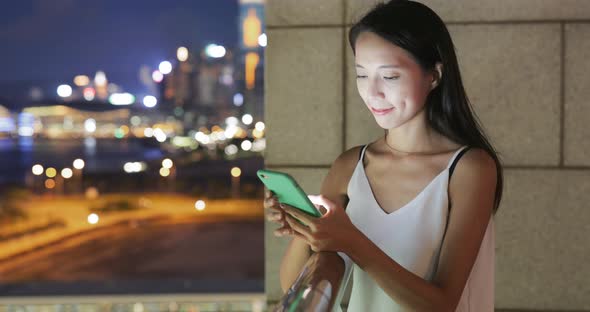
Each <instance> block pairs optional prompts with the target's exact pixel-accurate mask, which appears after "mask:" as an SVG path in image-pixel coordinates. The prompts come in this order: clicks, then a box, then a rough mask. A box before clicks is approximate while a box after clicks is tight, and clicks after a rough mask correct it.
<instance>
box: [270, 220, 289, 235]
mask: <svg viewBox="0 0 590 312" xmlns="http://www.w3.org/2000/svg"><path fill="white" fill-rule="evenodd" d="M273 233H274V235H275V236H284V235H289V234H292V233H293V229H292V228H291V226H290V225H289V224H287V223H286V222H285V225H284V226H282V227H280V228H278V229H276V230H274V232H273Z"/></svg>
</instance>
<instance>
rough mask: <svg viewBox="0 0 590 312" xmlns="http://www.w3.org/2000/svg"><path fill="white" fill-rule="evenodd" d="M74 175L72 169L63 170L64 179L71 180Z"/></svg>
mask: <svg viewBox="0 0 590 312" xmlns="http://www.w3.org/2000/svg"><path fill="white" fill-rule="evenodd" d="M73 175H74V172H73V171H72V169H70V168H63V169H62V170H61V176H62V177H63V178H64V179H69V178H71V177H72V176H73Z"/></svg>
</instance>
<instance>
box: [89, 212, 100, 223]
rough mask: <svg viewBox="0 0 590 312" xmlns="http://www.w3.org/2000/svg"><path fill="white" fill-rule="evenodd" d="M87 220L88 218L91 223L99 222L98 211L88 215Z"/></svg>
mask: <svg viewBox="0 0 590 312" xmlns="http://www.w3.org/2000/svg"><path fill="white" fill-rule="evenodd" d="M87 220H88V223H90V224H97V223H98V220H99V218H98V215H97V214H96V213H91V214H89V215H88V218H87Z"/></svg>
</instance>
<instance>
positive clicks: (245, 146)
mask: <svg viewBox="0 0 590 312" xmlns="http://www.w3.org/2000/svg"><path fill="white" fill-rule="evenodd" d="M241 146H242V149H243V150H245V151H249V150H250V149H251V148H252V142H250V141H248V140H244V141H242V144H241Z"/></svg>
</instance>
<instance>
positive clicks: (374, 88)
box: [367, 81, 385, 98]
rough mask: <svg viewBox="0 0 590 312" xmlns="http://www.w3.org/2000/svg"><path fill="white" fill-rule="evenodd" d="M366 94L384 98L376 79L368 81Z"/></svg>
mask: <svg viewBox="0 0 590 312" xmlns="http://www.w3.org/2000/svg"><path fill="white" fill-rule="evenodd" d="M367 95H368V96H369V97H374V98H384V97H385V94H384V93H383V91H382V90H381V86H380V85H379V82H377V81H370V82H369V85H368V86H367Z"/></svg>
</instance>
